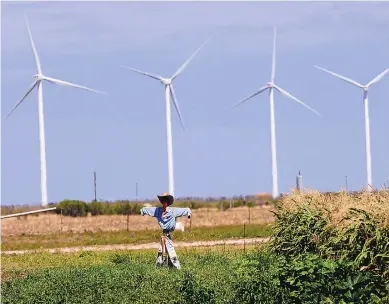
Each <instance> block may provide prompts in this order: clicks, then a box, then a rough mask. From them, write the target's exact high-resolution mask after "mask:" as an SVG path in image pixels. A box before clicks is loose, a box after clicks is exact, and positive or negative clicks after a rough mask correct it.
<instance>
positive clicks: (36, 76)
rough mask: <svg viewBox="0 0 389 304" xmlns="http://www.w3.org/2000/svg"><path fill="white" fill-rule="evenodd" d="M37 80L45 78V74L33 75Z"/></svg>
mask: <svg viewBox="0 0 389 304" xmlns="http://www.w3.org/2000/svg"><path fill="white" fill-rule="evenodd" d="M32 77H33V78H34V79H35V80H37V81H38V80H43V74H41V73H38V74H35V75H33V76H32Z"/></svg>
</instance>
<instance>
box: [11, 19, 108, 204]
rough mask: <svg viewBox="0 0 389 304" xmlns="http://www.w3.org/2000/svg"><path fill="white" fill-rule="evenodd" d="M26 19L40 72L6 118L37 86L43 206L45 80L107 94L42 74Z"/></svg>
mask: <svg viewBox="0 0 389 304" xmlns="http://www.w3.org/2000/svg"><path fill="white" fill-rule="evenodd" d="M25 19H26V25H27V30H28V35H29V36H30V42H31V46H32V51H33V53H34V57H35V62H36V67H37V70H38V73H37V74H35V75H33V78H34V82H33V83H32V84H31V85H30V87H29V89H28V91H27V93H25V94H24V96H23V97H22V98H21V99H20V100H19V101H18V102H17V103H16V104H15V106H14V107H13V108H12V110H11V111H10V112H9V113H8V114H7V116H6V117H5V119H7V118H8V117H9V116H10V115H11V113H12V112H13V111H14V110H15V109H16V108H17V107H18V106H19V105H20V104H21V103H22V102H23V100H24V99H25V98H26V97H27V96H28V95H29V94H30V93H31V92H32V90H33V89H34V88H35V87H36V88H37V91H38V116H39V143H40V145H39V148H40V162H41V199H42V201H41V205H42V206H43V207H47V204H48V200H47V173H46V171H47V168H46V143H45V125H44V117H43V88H42V86H43V81H44V80H45V81H48V82H50V83H54V84H58V85H62V86H69V87H75V88H79V89H84V90H88V91H92V92H96V93H100V94H106V93H104V92H101V91H96V90H93V89H90V88H87V87H84V86H80V85H77V84H74V83H71V82H67V81H63V80H59V79H56V78H51V77H47V76H45V75H43V74H42V68H41V63H40V59H39V56H38V52H37V50H36V48H35V44H34V41H33V39H32V35H31V31H30V27H29V25H28V20H27V18H25Z"/></svg>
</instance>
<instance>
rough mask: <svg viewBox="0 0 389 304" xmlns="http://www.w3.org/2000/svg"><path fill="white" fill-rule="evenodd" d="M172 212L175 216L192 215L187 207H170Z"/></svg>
mask: <svg viewBox="0 0 389 304" xmlns="http://www.w3.org/2000/svg"><path fill="white" fill-rule="evenodd" d="M172 209H173V213H174V216H175V217H180V216H188V217H189V218H190V216H191V215H192V211H191V210H190V209H189V208H172Z"/></svg>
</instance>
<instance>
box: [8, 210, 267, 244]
mask: <svg viewBox="0 0 389 304" xmlns="http://www.w3.org/2000/svg"><path fill="white" fill-rule="evenodd" d="M273 209H274V207H272V206H270V205H269V206H266V205H264V206H262V207H259V206H257V207H252V208H248V207H238V208H232V209H228V210H226V211H219V210H218V209H216V208H200V209H196V210H193V211H192V212H193V215H192V223H191V225H192V227H215V226H227V225H243V224H244V223H246V224H267V223H271V222H273V220H274V217H273V214H272V213H271V211H272V210H273ZM178 221H182V222H184V224H185V227H186V229H187V228H188V227H189V226H190V220H189V219H187V218H186V217H182V218H180V219H179V220H178ZM158 229H159V226H158V224H157V221H156V220H155V218H152V217H149V216H141V215H129V216H128V230H129V231H144V230H158ZM123 230H127V216H126V215H99V216H91V215H88V216H87V217H70V216H61V215H57V214H52V213H50V214H47V213H46V214H43V213H41V214H39V215H29V216H22V217H15V218H7V219H3V220H2V221H1V232H2V235H3V236H11V235H39V234H51V233H58V232H73V233H84V232H101V231H123Z"/></svg>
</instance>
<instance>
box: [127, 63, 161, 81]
mask: <svg viewBox="0 0 389 304" xmlns="http://www.w3.org/2000/svg"><path fill="white" fill-rule="evenodd" d="M121 67H123V68H125V69H128V70H130V71H133V72H136V73H139V74H142V75H145V76H148V77H151V78H154V79H156V80H162V79H163V78H162V77H161V76H159V75H154V74H151V73H147V72H143V71H139V70H136V69H133V68H129V67H126V66H124V65H122V66H121Z"/></svg>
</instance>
